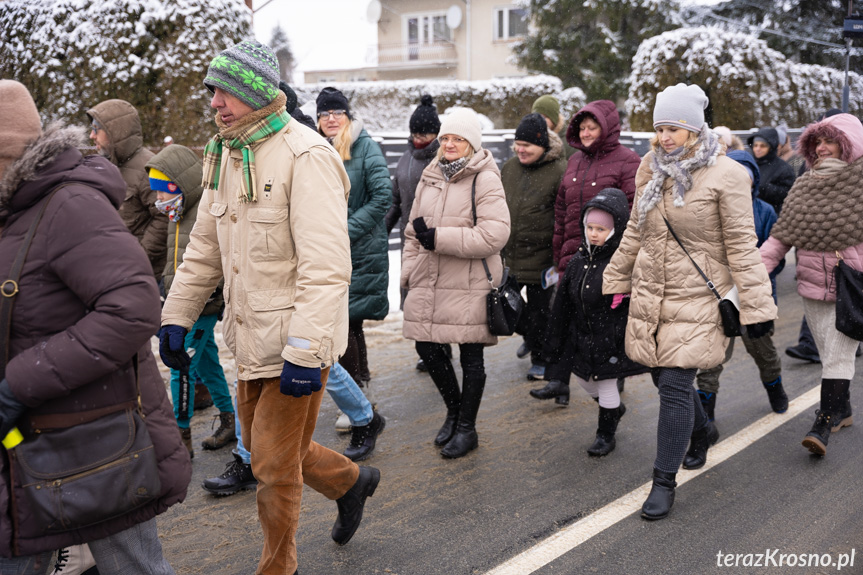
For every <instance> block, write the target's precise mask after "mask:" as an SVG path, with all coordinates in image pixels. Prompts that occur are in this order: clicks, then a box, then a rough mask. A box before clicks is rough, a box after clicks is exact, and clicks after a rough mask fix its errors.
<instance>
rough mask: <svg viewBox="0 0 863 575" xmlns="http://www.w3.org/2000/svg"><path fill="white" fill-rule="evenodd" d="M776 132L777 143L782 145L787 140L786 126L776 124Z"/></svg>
mask: <svg viewBox="0 0 863 575" xmlns="http://www.w3.org/2000/svg"><path fill="white" fill-rule="evenodd" d="M776 133H777V134H779V145H780V146H784V145H785V142H787V141H788V126H786V125H785V124H779V125H778V126H776Z"/></svg>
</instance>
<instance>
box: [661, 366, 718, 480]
mask: <svg viewBox="0 0 863 575" xmlns="http://www.w3.org/2000/svg"><path fill="white" fill-rule="evenodd" d="M696 371H697V370H696V369H694V368H693V369H683V368H679V367H659V368H655V369H653V370H651V373H650V375H651V376H652V377H653V384H654V385H655V386H656V387H658V388H659V423H658V425H657V428H656V461H655V462H654V463H653V466H654V467H655V468H656V469H658V470H659V471H663V472H665V473H677V470H678V469H680V464H681V463H683V457H684V456H685V455H686V450H687V448H688V447H689V439H690V437H692V431H693V430H695V429H701V428H702V427H704V426H705V425H707V415H706V414H705V413H704V408H703V407H702V406H701V401H700V400H699V399H698V393H697V392H696V391H695V387H693V385H692V383H693V381H695V372H696Z"/></svg>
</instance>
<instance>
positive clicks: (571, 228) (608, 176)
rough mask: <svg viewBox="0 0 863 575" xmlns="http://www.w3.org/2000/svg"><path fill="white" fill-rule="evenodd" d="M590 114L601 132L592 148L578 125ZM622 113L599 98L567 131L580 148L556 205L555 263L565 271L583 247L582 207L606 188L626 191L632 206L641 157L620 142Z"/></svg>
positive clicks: (570, 163) (570, 166)
mask: <svg viewBox="0 0 863 575" xmlns="http://www.w3.org/2000/svg"><path fill="white" fill-rule="evenodd" d="M585 116H591V117H593V119H594V120H596V122H597V123H598V124H599V125H600V127H602V134H601V135H600V136H599V139H598V140H597V141H595V142H594V143H593V144H592V145H591V146H590V147H586V146H584V145H583V144H582V143H581V138H580V137H579V134H578V127H579V124H581V121H582V120H583V119H584V118H585ZM619 138H620V116H619V115H618V113H617V107H616V106H615V105H614V102H611V101H610V100H597V101H596V102H591V103H589V104H588V105H586V106H585V107H584V108H582V109H581V110H579V111H578V112H577V113H576V114H575V116H573V117H572V121H571V122H570V123H569V128H568V129H567V131H566V140H567V142H569V145H570V146H572V147H573V148H575V149H576V150H578V151H577V152H575V153H574V154H573V155H572V156H571V157H570V158H569V161H568V163H567V167H566V173H565V174H564V175H563V180H562V181H561V183H560V188H559V189H558V191H557V200H556V202H555V205H554V239H553V240H552V248H553V251H554V262H555V264H556V265H557V268H558V270H559V271H560V272H561V274H563V271H564V270H565V269H566V263H567V262H568V261H569V258H570V257H572V255H573V254H574V253H575V252H577V251H578V248H580V247H581V208H582V206H584V204H586V203H587V202H588V201H590V200H591V199H593V198H594V197H595V196H596V194H598V193H599V192H601V191H602V190H604V189H605V188H617V189H619V190H623V193H625V194H626V197H627V199H628V200H629V207H630V208H632V200H633V198H634V197H635V172H636V171H638V165H639V164H640V163H641V158H639V157H638V154H636V153H635V152H633V151H632V150H630V149H629V148H627V147H625V146H623V145H621V144H620V140H619Z"/></svg>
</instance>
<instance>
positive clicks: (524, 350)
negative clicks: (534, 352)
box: [515, 342, 530, 359]
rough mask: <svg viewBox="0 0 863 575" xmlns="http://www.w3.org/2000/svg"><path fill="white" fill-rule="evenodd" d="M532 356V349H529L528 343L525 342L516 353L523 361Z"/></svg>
mask: <svg viewBox="0 0 863 575" xmlns="http://www.w3.org/2000/svg"><path fill="white" fill-rule="evenodd" d="M528 355H530V348H529V347H527V342H523V343H522V344H521V345H520V346H518V349H517V350H516V352H515V356H516V357H517V358H519V359H523V358H525V357H527V356H528Z"/></svg>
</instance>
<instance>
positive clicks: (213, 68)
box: [204, 40, 279, 110]
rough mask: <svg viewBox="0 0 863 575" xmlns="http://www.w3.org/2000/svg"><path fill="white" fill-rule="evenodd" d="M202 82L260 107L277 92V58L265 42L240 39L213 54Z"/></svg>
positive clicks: (255, 106) (212, 88)
mask: <svg viewBox="0 0 863 575" xmlns="http://www.w3.org/2000/svg"><path fill="white" fill-rule="evenodd" d="M204 85H205V86H206V87H207V88H208V89H209V90H210V91H211V92H215V91H216V88H221V89H222V90H224V91H225V92H227V93H229V94H231V95H232V96H235V97H237V98H239V99H240V100H242V101H243V102H245V103H246V104H248V105H250V106H251V107H252V108H254V109H255V110H260V109H261V108H263V107H264V106H266V105H267V104H269V103H270V102H272V101H273V100H274V99H275V98H276V96H278V94H279V61H278V60H277V59H276V55H275V54H274V53H273V51H272V50H271V49H270V47H269V46H266V45H264V44H261V43H260V42H258V41H257V40H243V41H242V42H240V43H239V44H237V45H236V46H232V47H230V48H228V49H227V50H224V51H223V52H222V53H221V54H219V55H218V56H216V57H215V58H213V61H212V62H210V67H209V68H208V69H207V77H206V78H204Z"/></svg>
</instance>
